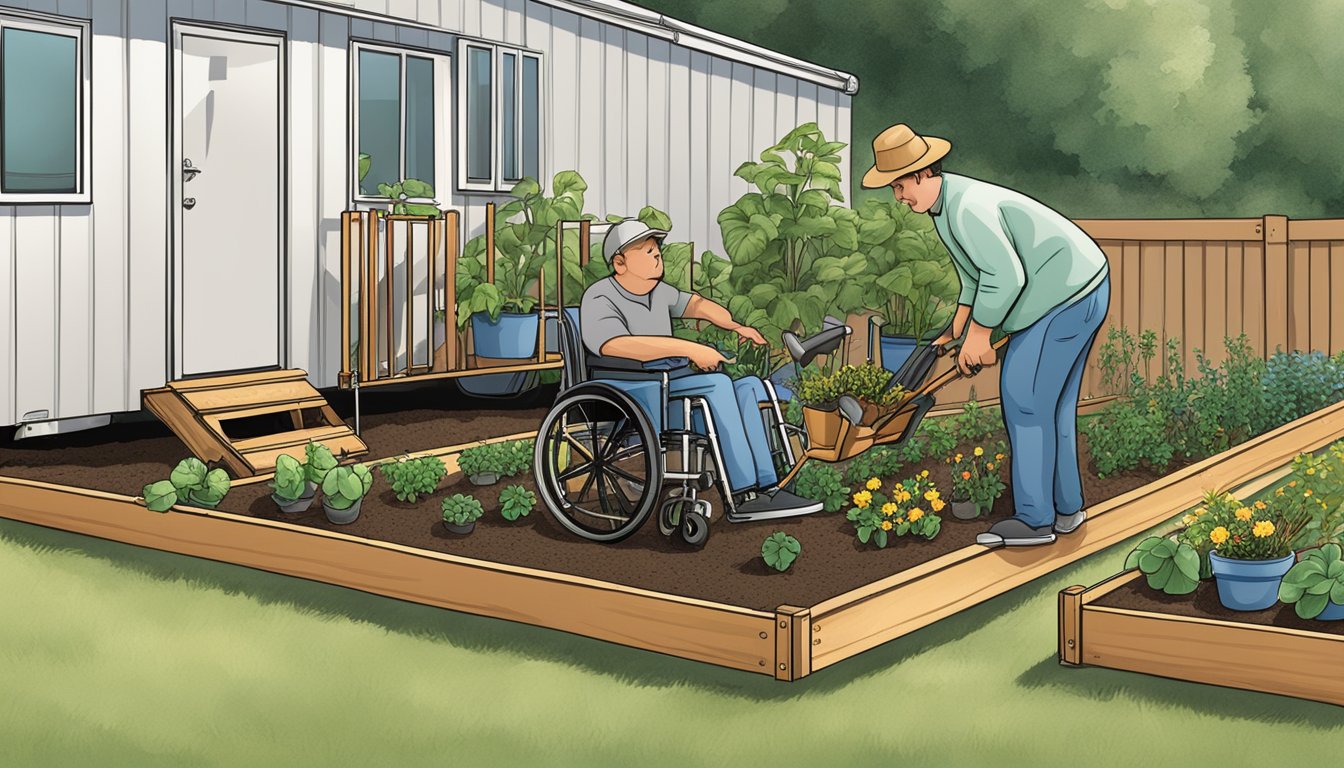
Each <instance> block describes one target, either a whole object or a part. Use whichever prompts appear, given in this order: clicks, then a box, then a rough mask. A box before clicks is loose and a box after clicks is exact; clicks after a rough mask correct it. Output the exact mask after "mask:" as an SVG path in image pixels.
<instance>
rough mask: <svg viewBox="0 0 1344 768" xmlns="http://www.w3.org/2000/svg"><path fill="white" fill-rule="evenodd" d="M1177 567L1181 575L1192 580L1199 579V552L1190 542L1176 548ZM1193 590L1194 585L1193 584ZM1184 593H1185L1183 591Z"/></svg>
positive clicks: (1196, 580)
mask: <svg viewBox="0 0 1344 768" xmlns="http://www.w3.org/2000/svg"><path fill="white" fill-rule="evenodd" d="M1175 562H1176V568H1177V570H1178V571H1179V572H1180V574H1181V575H1183V576H1185V577H1186V578H1187V579H1189V580H1190V581H1191V582H1196V583H1197V582H1198V581H1199V553H1198V552H1196V551H1195V548H1194V547H1192V546H1190V545H1189V544H1181V545H1180V546H1179V547H1178V548H1177V549H1176V557H1175ZM1191 589H1192V590H1193V589H1194V587H1193V586H1192V587H1191ZM1181 594H1183V593H1181Z"/></svg>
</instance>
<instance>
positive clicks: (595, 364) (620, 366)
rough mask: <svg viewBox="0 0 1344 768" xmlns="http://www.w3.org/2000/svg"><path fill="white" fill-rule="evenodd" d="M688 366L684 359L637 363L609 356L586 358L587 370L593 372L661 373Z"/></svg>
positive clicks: (637, 361)
mask: <svg viewBox="0 0 1344 768" xmlns="http://www.w3.org/2000/svg"><path fill="white" fill-rule="evenodd" d="M690 364H691V361H690V360H689V359H688V358H685V357H660V358H658V359H657V360H648V361H639V360H631V359H630V358H628V357H611V356H609V355H589V356H588V370H589V371H593V372H600V371H619V372H621V373H662V372H663V371H674V370H678V369H680V368H685V367H687V366H688V365H690Z"/></svg>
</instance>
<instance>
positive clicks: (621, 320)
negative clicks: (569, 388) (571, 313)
mask: <svg viewBox="0 0 1344 768" xmlns="http://www.w3.org/2000/svg"><path fill="white" fill-rule="evenodd" d="M692 296H694V294H691V293H687V292H685V291H683V290H681V289H679V288H677V287H675V286H671V285H668V284H667V283H665V282H663V281H661V280H660V281H658V284H657V285H655V286H654V287H653V290H652V291H649V292H648V293H647V294H645V295H643V296H637V295H635V294H633V293H631V292H629V291H627V290H626V289H624V288H622V287H621V284H620V283H618V282H616V278H615V277H608V278H604V279H602V280H599V281H597V282H596V283H593V284H592V285H590V286H588V290H586V291H584V292H583V301H582V302H580V303H579V327H580V329H581V333H582V336H583V345H584V346H585V347H587V348H588V351H589V352H591V353H593V354H594V355H599V354H601V350H602V345H603V344H606V343H607V342H608V341H611V340H612V339H614V338H616V337H618V336H671V335H672V318H674V317H681V316H682V314H683V313H684V312H685V311H686V305H687V304H689V303H690V302H691V297H692Z"/></svg>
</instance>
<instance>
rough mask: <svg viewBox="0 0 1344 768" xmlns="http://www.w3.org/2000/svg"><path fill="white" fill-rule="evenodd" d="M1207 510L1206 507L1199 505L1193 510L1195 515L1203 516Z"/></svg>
mask: <svg viewBox="0 0 1344 768" xmlns="http://www.w3.org/2000/svg"><path fill="white" fill-rule="evenodd" d="M1208 511H1209V510H1208V508H1207V507H1200V508H1199V509H1196V510H1195V517H1203V516H1204V515H1205V514H1207V513H1208Z"/></svg>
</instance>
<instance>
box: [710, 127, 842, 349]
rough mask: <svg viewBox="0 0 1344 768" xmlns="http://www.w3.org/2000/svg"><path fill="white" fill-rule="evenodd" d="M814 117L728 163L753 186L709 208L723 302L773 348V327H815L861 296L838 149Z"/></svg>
mask: <svg viewBox="0 0 1344 768" xmlns="http://www.w3.org/2000/svg"><path fill="white" fill-rule="evenodd" d="M844 146H845V144H844V143H843V142H838V141H828V140H827V139H826V137H825V136H824V135H823V133H822V131H821V129H820V128H818V127H817V124H816V123H806V124H803V125H800V126H798V127H797V128H795V129H793V130H792V131H789V133H788V134H786V135H785V136H784V137H783V138H781V139H780V140H779V142H778V143H776V144H775V145H774V146H771V147H768V148H767V149H765V150H763V151H762V152H761V153H760V156H759V157H760V159H759V162H746V163H743V164H742V165H740V166H739V167H738V168H737V170H736V171H735V172H734V175H736V176H737V177H738V178H741V179H743V180H745V181H746V182H747V183H748V184H752V185H753V186H755V188H756V191H752V192H749V193H747V194H745V195H743V196H742V197H741V198H739V199H738V200H737V202H735V203H733V204H732V205H730V206H728V207H727V208H724V209H723V211H721V212H720V213H719V216H718V222H719V227H720V229H721V230H722V232H723V243H724V248H725V250H726V251H727V255H728V260H729V261H731V262H732V270H731V271H730V272H729V273H728V283H729V285H728V291H727V293H726V295H727V298H728V303H727V308H728V310H729V311H730V312H732V314H733V316H734V317H735V318H737V319H738V320H739V321H740V322H743V323H745V324H747V325H750V326H753V327H755V328H758V329H760V330H761V332H762V333H763V334H764V335H765V337H766V339H767V341H769V342H770V344H771V345H772V346H774V347H776V348H782V346H783V345H782V343H781V341H780V334H781V333H782V332H783V331H786V330H792V331H794V332H798V333H805V332H810V331H816V330H819V329H820V328H821V325H822V320H823V318H825V317H826V315H828V314H829V315H835V316H837V317H844V316H846V315H848V314H849V313H850V312H851V311H853V310H856V309H858V308H860V307H861V306H862V305H863V300H864V296H863V294H864V291H865V286H864V284H863V281H862V280H860V279H858V278H859V277H860V276H861V275H863V274H864V271H865V269H866V266H867V264H866V261H865V259H864V257H863V255H862V254H861V253H859V252H858V250H857V249H858V247H859V241H858V233H857V227H856V221H857V218H858V217H857V214H856V213H855V212H854V211H853V210H851V209H849V208H845V207H842V206H837V205H833V203H836V202H844V196H843V194H842V192H841V188H840V181H841V178H842V176H841V170H840V163H841V156H840V154H839V152H840V150H841V149H843V148H844Z"/></svg>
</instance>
